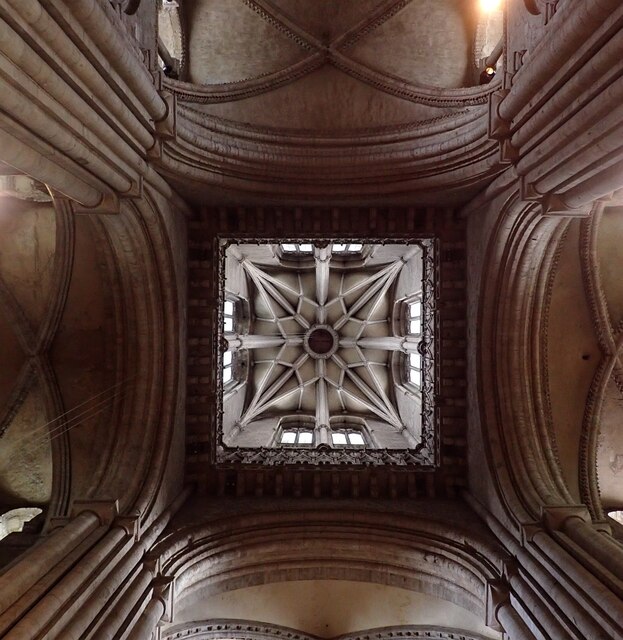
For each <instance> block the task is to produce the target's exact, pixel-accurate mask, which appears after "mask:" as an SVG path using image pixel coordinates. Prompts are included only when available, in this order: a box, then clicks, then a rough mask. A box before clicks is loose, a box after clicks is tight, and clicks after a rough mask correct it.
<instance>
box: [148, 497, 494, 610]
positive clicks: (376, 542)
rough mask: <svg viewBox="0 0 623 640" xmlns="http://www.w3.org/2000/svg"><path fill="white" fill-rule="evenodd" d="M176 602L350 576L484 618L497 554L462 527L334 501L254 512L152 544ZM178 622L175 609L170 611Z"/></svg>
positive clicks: (484, 540)
mask: <svg viewBox="0 0 623 640" xmlns="http://www.w3.org/2000/svg"><path fill="white" fill-rule="evenodd" d="M153 556H154V557H157V558H158V562H159V565H160V569H161V573H162V575H163V577H166V578H167V579H170V580H172V581H173V584H174V592H175V593H174V601H175V603H176V608H180V609H184V608H188V607H189V606H191V604H193V603H194V602H196V601H197V599H199V600H200V599H201V598H204V597H207V596H211V595H214V594H218V593H225V592H228V591H235V590H237V589H240V588H244V587H249V586H255V585H266V584H271V583H279V582H290V581H301V580H348V581H353V582H364V583H372V584H380V585H387V586H392V587H399V588H401V589H406V590H409V591H415V592H419V593H424V594H427V595H431V596H434V597H437V598H441V599H443V600H447V601H448V602H452V603H453V604H456V605H458V606H459V607H462V608H463V609H465V610H467V611H469V612H471V613H473V614H475V615H476V616H479V617H480V618H481V619H482V620H484V618H485V614H486V610H487V598H488V593H489V586H488V585H489V584H490V582H491V581H493V580H495V579H496V577H499V576H500V575H501V572H502V564H503V561H504V557H503V554H501V553H500V552H499V550H498V548H497V544H496V543H494V542H492V541H491V540H490V539H489V538H488V537H485V536H482V537H481V536H480V535H479V533H478V532H474V531H473V530H470V528H469V527H467V528H461V527H458V526H455V527H453V526H452V525H449V524H448V523H443V522H435V521H432V520H430V519H424V518H414V517H399V516H395V515H392V516H388V515H387V514H384V516H383V518H382V521H381V520H380V519H379V518H378V514H375V513H374V512H344V511H338V510H324V511H319V510H312V511H305V513H304V516H303V515H302V513H301V512H298V511H282V512H280V513H276V512H270V513H256V514H249V515H246V516H237V517H231V518H222V519H219V520H216V521H214V522H211V523H209V524H203V525H197V526H192V527H187V528H181V529H179V530H178V531H176V532H175V533H174V534H172V535H170V536H169V537H168V538H167V539H165V540H164V541H163V542H162V543H160V544H159V545H158V546H157V547H156V548H155V549H154V551H153ZM173 621H174V622H175V619H174V620H173Z"/></svg>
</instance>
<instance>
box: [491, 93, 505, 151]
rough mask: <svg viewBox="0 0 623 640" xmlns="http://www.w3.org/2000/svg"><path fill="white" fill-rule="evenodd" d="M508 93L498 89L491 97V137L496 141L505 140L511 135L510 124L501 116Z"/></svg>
mask: <svg viewBox="0 0 623 640" xmlns="http://www.w3.org/2000/svg"><path fill="white" fill-rule="evenodd" d="M508 93H509V91H508V89H498V90H497V91H494V92H493V93H492V94H491V95H490V96H489V124H488V128H489V137H490V138H493V139H494V140H503V139H504V138H506V137H507V136H508V135H509V133H510V122H508V120H504V119H503V118H502V117H501V116H500V105H501V104H502V102H503V100H504V98H506V96H507V95H508Z"/></svg>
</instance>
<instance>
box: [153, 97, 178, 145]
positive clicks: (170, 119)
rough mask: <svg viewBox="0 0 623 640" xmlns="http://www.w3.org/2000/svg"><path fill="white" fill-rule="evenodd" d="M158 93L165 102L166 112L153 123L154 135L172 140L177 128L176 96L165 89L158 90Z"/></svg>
mask: <svg viewBox="0 0 623 640" xmlns="http://www.w3.org/2000/svg"><path fill="white" fill-rule="evenodd" d="M158 94H159V95H160V97H161V98H162V100H163V102H164V103H165V105H166V107H167V112H166V114H165V116H164V118H162V120H158V121H157V122H156V123H155V124H156V135H157V136H158V137H159V138H162V139H164V140H173V139H175V132H176V128H177V96H176V95H175V94H174V93H173V92H172V91H167V90H166V89H163V90H161V91H158Z"/></svg>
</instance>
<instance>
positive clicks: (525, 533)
mask: <svg viewBox="0 0 623 640" xmlns="http://www.w3.org/2000/svg"><path fill="white" fill-rule="evenodd" d="M541 531H543V525H542V524H541V523H540V522H527V523H525V524H522V525H521V526H520V532H521V546H522V547H526V546H527V545H528V543H529V542H532V540H533V539H534V536H536V534H537V533H539V532H541Z"/></svg>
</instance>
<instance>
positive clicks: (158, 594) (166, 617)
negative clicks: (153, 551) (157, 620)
mask: <svg viewBox="0 0 623 640" xmlns="http://www.w3.org/2000/svg"><path fill="white" fill-rule="evenodd" d="M174 584H175V578H173V577H169V576H158V577H157V578H155V579H154V582H153V585H154V598H157V599H158V600H160V602H162V605H163V606H164V614H163V615H162V618H161V621H162V622H172V621H173V607H174V604H175V589H174Z"/></svg>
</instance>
